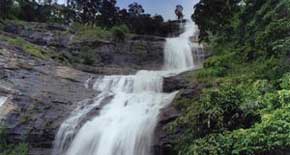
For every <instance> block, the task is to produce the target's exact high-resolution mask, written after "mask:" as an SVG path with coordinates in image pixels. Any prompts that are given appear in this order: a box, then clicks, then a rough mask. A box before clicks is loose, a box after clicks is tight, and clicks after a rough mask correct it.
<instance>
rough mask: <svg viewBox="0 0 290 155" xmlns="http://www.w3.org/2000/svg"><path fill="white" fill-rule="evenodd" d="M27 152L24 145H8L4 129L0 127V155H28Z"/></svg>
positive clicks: (26, 147)
mask: <svg viewBox="0 0 290 155" xmlns="http://www.w3.org/2000/svg"><path fill="white" fill-rule="evenodd" d="M28 151H29V150H28V145H27V144H25V143H19V144H9V143H8V141H7V133H6V129H5V128H4V127H1V126H0V155H28Z"/></svg>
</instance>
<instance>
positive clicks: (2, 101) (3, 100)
mask: <svg viewBox="0 0 290 155" xmlns="http://www.w3.org/2000/svg"><path fill="white" fill-rule="evenodd" d="M6 100H7V97H3V96H0V108H1V107H2V105H4V103H5V102H6Z"/></svg>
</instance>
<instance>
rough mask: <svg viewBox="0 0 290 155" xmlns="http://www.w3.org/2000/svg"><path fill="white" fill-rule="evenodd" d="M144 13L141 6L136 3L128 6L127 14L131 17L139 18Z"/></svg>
mask: <svg viewBox="0 0 290 155" xmlns="http://www.w3.org/2000/svg"><path fill="white" fill-rule="evenodd" d="M144 12H145V10H144V9H143V6H142V5H140V4H138V3H137V2H134V3H132V4H130V5H129V14H130V15H131V16H140V15H142V14H143V13H144Z"/></svg>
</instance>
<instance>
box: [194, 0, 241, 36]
mask: <svg viewBox="0 0 290 155" xmlns="http://www.w3.org/2000/svg"><path fill="white" fill-rule="evenodd" d="M240 2H241V0H211V1H208V0H200V2H199V3H197V4H196V5H195V6H194V10H195V11H194V14H193V15H192V19H193V20H194V21H195V23H196V24H197V25H198V26H199V29H200V39H201V40H203V39H206V38H207V36H208V32H211V33H212V34H214V35H216V34H217V33H218V32H221V31H223V32H224V30H225V29H228V30H229V29H230V25H229V24H230V23H231V21H230V20H231V19H232V17H233V13H234V11H237V10H238V9H240V6H239V3H240ZM229 32H230V30H229Z"/></svg>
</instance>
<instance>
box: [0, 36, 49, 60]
mask: <svg viewBox="0 0 290 155" xmlns="http://www.w3.org/2000/svg"><path fill="white" fill-rule="evenodd" d="M0 39H1V40H3V41H6V42H7V43H8V44H10V45H12V46H17V47H20V48H22V49H23V50H24V51H25V52H27V53H29V54H31V55H32V56H35V57H38V58H42V59H48V58H49V56H48V53H47V52H46V51H44V50H42V49H41V48H40V47H38V46H36V45H34V44H31V43H29V42H27V41H25V40H24V39H22V38H19V37H9V36H5V35H1V34H0Z"/></svg>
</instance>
